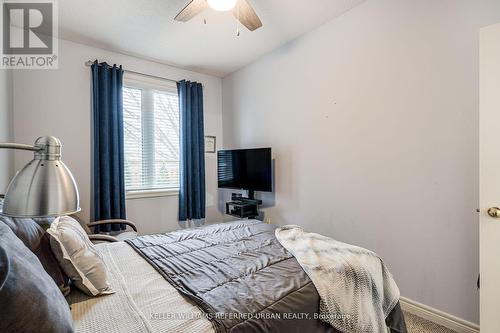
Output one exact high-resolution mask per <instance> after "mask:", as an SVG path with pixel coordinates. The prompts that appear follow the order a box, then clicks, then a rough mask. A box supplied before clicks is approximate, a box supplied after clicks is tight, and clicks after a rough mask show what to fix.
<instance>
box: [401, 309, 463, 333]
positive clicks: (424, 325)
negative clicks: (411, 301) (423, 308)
mask: <svg viewBox="0 0 500 333" xmlns="http://www.w3.org/2000/svg"><path fill="white" fill-rule="evenodd" d="M404 314H405V320H406V328H407V329H408V333H456V332H455V331H452V330H450V329H449V328H446V327H444V326H441V325H438V324H435V323H433V322H431V321H428V320H425V319H424V318H421V317H418V316H415V315H413V314H411V313H408V312H405V313H404Z"/></svg>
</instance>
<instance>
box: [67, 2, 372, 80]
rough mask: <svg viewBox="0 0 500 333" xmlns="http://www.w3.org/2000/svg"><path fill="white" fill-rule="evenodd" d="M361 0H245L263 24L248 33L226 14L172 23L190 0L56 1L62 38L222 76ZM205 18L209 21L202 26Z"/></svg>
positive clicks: (212, 13)
mask: <svg viewBox="0 0 500 333" xmlns="http://www.w3.org/2000/svg"><path fill="white" fill-rule="evenodd" d="M363 1H365V0H300V1H299V0H249V2H250V3H251V5H252V6H253V7H254V9H255V11H256V12H257V14H258V15H259V17H260V18H261V20H262V23H263V27H262V28H260V29H258V30H256V31H254V32H250V31H248V30H247V29H246V28H245V27H241V28H240V30H241V33H240V36H239V37H237V36H236V20H235V19H234V18H233V17H232V15H231V14H230V13H228V12H225V13H224V12H215V11H213V10H211V9H207V10H205V11H204V12H203V13H202V14H200V15H198V16H197V17H195V18H194V19H192V20H191V21H189V22H186V23H181V22H176V21H174V17H175V15H176V14H177V13H178V12H179V11H180V10H181V9H182V8H183V7H184V6H185V5H186V4H187V3H188V2H189V0H105V1H103V0H64V1H59V35H60V37H61V38H63V39H67V40H71V41H75V42H79V43H83V44H87V45H91V46H96V47H101V48H105V49H108V50H112V51H117V52H121V53H125V54H130V55H135V56H139V57H142V58H146V59H150V60H154V61H157V62H161V63H165V64H169V65H174V66H178V67H182V68H187V69H191V70H194V71H199V72H204V73H208V74H213V75H217V76H225V75H227V74H229V73H231V72H233V71H235V70H237V69H239V68H241V67H243V66H245V65H246V64H248V63H250V62H252V61H253V60H255V59H257V58H258V57H260V56H262V55H263V54H265V53H267V52H269V51H271V50H273V49H275V48H277V47H279V46H281V45H283V44H285V43H286V42H288V41H290V40H292V39H294V38H296V37H298V36H299V35H302V34H304V33H305V32H308V31H310V30H312V29H314V28H315V27H317V26H319V25H321V24H323V23H325V22H327V21H329V20H331V19H332V18H334V17H337V16H339V15H341V14H342V13H344V12H346V11H347V10H349V9H351V8H353V7H355V6H356V5H358V4H360V3H362V2H363ZM204 18H206V20H207V24H206V25H205V24H203V19H204Z"/></svg>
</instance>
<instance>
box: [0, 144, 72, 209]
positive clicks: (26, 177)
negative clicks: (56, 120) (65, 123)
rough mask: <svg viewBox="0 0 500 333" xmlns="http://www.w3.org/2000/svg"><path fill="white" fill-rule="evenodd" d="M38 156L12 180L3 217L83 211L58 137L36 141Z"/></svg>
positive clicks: (5, 200) (6, 196)
mask: <svg viewBox="0 0 500 333" xmlns="http://www.w3.org/2000/svg"><path fill="white" fill-rule="evenodd" d="M35 147H36V148H37V149H38V150H36V151H35V157H34V159H33V160H31V162H29V163H28V164H27V165H26V166H25V167H24V168H23V169H22V170H21V171H19V172H18V173H17V174H16V176H15V177H14V178H13V179H12V181H11V182H10V184H9V187H8V188H7V192H6V193H5V199H4V204H3V212H2V214H3V215H7V216H11V217H51V216H59V215H69V214H73V213H76V212H78V211H80V203H79V195H78V188H77V186H76V182H75V179H74V178H73V175H72V174H71V172H70V171H69V169H68V168H67V167H66V165H65V164H64V163H63V162H62V161H61V142H60V141H59V139H57V138H55V137H43V138H39V139H38V140H37V141H36V142H35Z"/></svg>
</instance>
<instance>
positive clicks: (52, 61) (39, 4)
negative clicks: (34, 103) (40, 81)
mask: <svg viewBox="0 0 500 333" xmlns="http://www.w3.org/2000/svg"><path fill="white" fill-rule="evenodd" d="M1 11H2V13H1V17H2V24H1V27H2V34H1V37H2V43H1V44H2V58H1V64H0V67H2V68H16V69H56V68H57V38H56V37H57V36H56V32H57V13H56V2H55V0H45V1H37V0H31V1H29V2H24V1H14V0H4V1H3V3H2V6H1Z"/></svg>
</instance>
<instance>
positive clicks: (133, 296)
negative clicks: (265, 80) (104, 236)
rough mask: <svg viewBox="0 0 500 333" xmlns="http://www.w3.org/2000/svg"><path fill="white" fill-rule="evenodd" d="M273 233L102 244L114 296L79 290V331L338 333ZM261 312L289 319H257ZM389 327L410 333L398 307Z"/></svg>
mask: <svg viewBox="0 0 500 333" xmlns="http://www.w3.org/2000/svg"><path fill="white" fill-rule="evenodd" d="M272 230H273V227H272V226H269V225H266V224H263V223H261V222H259V221H252V220H250V221H236V222H230V223H223V224H217V225H211V226H207V227H203V228H197V229H192V230H182V231H176V232H173V233H169V234H164V235H150V236H141V237H139V238H137V239H135V240H132V241H129V242H128V243H125V242H116V243H106V244H98V245H97V247H98V250H99V252H100V253H101V255H102V257H103V260H104V262H105V264H106V266H107V269H108V272H109V280H110V282H111V285H112V287H113V289H114V290H115V291H116V293H115V294H112V295H106V296H101V297H89V296H86V295H85V294H83V293H82V292H79V291H78V290H73V291H72V292H71V294H70V295H69V296H68V297H67V301H68V303H69V304H70V306H71V313H72V317H73V320H74V324H75V330H76V332H84V333H91V332H92V333H93V332H117V333H118V332H200V333H204V332H207V333H208V332H263V331H286V332H287V333H288V332H304V331H315V332H338V331H336V330H335V329H333V328H332V327H331V326H328V325H327V324H325V323H324V322H322V321H320V320H318V319H317V318H314V317H313V315H314V314H315V313H317V312H318V299H319V296H318V295H317V292H316V291H315V289H314V285H313V284H312V283H311V281H310V280H309V279H308V277H307V275H306V274H305V273H304V272H303V270H302V269H301V268H300V266H299V265H298V264H297V263H296V261H295V259H294V258H293V256H291V255H290V254H289V253H288V252H287V251H286V250H285V249H284V248H282V247H281V246H280V245H279V243H277V242H275V239H273V238H274V233H272ZM221 281H222V282H221ZM214 290H215V291H214ZM219 313H222V314H227V313H233V314H234V313H240V314H244V313H252V314H254V315H252V316H251V317H250V318H247V317H238V318H236V319H235V318H233V317H230V316H223V317H221V318H219V317H217V314H219ZM263 313H268V314H273V313H279V314H280V315H281V316H283V315H284V314H287V315H288V317H287V318H283V317H279V318H278V317H272V316H268V317H265V316H261V315H258V316H255V314H263ZM294 314H295V317H293V316H294ZM301 314H302V317H300V315H301ZM309 316H310V317H309ZM386 323H387V325H388V327H390V329H391V331H392V332H405V331H406V328H405V324H404V318H403V314H402V311H401V309H400V307H399V304H398V305H397V306H396V307H395V308H394V310H393V311H392V312H391V314H390V315H389V317H388V318H387V320H386Z"/></svg>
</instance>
